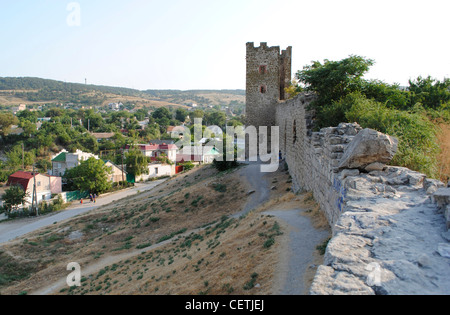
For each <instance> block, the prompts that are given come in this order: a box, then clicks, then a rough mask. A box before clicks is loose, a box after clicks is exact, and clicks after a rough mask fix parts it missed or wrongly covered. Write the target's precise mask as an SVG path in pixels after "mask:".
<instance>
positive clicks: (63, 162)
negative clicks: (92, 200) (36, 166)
mask: <svg viewBox="0 0 450 315" xmlns="http://www.w3.org/2000/svg"><path fill="white" fill-rule="evenodd" d="M92 157H93V158H95V159H96V160H98V159H99V157H98V156H97V155H94V154H92V153H86V152H83V151H80V150H77V151H76V152H75V153H69V152H67V151H66V150H63V151H61V152H60V153H59V154H57V155H56V156H55V157H54V158H53V159H52V175H54V176H63V175H64V174H65V173H66V171H67V170H70V169H72V168H74V167H77V166H78V165H80V163H81V162H83V161H86V160H88V159H90V158H92Z"/></svg>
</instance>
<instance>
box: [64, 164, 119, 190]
mask: <svg viewBox="0 0 450 315" xmlns="http://www.w3.org/2000/svg"><path fill="white" fill-rule="evenodd" d="M110 174H111V169H110V168H109V167H107V166H106V165H105V163H104V162H103V161H102V160H96V159H95V158H90V159H88V160H86V161H83V162H81V163H80V165H79V166H77V167H75V168H72V169H70V170H67V172H66V174H65V175H64V177H65V179H66V180H67V182H68V183H69V184H71V185H72V186H73V187H74V188H75V189H77V190H81V191H89V192H91V193H96V194H101V193H103V192H105V191H107V190H109V189H111V186H112V184H111V182H110V178H109V175H110Z"/></svg>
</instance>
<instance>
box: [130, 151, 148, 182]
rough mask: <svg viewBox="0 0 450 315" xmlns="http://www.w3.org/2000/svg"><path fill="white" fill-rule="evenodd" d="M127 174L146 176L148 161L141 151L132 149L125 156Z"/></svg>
mask: <svg viewBox="0 0 450 315" xmlns="http://www.w3.org/2000/svg"><path fill="white" fill-rule="evenodd" d="M125 158H126V166H127V173H128V174H132V175H134V176H139V175H142V174H148V159H147V157H146V156H144V154H143V153H142V152H141V150H138V149H132V150H130V151H129V152H128V153H126V154H125Z"/></svg>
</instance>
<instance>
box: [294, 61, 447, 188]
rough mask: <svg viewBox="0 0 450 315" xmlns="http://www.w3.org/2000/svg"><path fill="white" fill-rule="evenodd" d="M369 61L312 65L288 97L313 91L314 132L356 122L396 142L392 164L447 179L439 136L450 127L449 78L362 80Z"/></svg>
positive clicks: (326, 62) (300, 77)
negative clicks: (402, 82) (395, 81)
mask: <svg viewBox="0 0 450 315" xmlns="http://www.w3.org/2000/svg"><path fill="white" fill-rule="evenodd" d="M373 64H374V61H373V60H370V59H366V58H363V57H360V56H350V57H349V58H346V59H343V60H341V61H329V60H325V61H324V63H321V62H318V61H315V62H314V63H313V64H312V65H309V66H305V67H304V69H303V70H301V71H299V72H298V73H297V79H298V80H299V82H300V84H299V85H298V86H293V87H291V88H290V89H289V91H288V92H290V93H291V94H295V93H298V92H300V91H309V92H314V93H315V94H316V95H317V99H316V101H314V102H313V104H312V106H311V107H312V109H314V110H315V111H316V115H317V121H316V124H317V127H318V128H322V127H329V126H337V125H338V124H339V123H341V122H350V123H352V122H357V123H359V124H360V125H361V126H362V127H363V128H372V129H375V130H378V131H380V132H383V133H386V134H389V135H392V136H395V137H397V138H398V139H399V150H398V153H397V155H396V156H395V157H394V160H393V161H392V163H393V164H394V165H398V166H404V167H408V168H410V169H412V170H415V171H419V172H422V173H425V174H427V175H428V176H429V177H431V178H440V179H442V180H447V178H448V176H450V174H449V173H448V166H446V165H445V163H447V162H446V160H445V159H442V158H441V157H442V152H443V151H445V147H444V146H443V144H442V143H440V139H442V133H443V130H445V128H447V127H446V126H448V124H449V123H450V79H444V80H443V81H439V80H436V79H433V78H431V77H427V78H422V77H419V78H417V79H416V80H410V82H409V86H408V87H406V88H400V87H399V86H398V85H390V84H386V83H384V82H381V81H379V80H365V79H363V76H364V74H365V73H366V72H367V71H368V70H369V69H370V67H371V66H372V65H373Z"/></svg>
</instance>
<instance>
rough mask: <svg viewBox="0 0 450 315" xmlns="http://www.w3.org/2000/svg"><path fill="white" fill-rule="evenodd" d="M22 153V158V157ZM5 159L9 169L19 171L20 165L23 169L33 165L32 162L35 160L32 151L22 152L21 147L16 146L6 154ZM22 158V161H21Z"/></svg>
mask: <svg viewBox="0 0 450 315" xmlns="http://www.w3.org/2000/svg"><path fill="white" fill-rule="evenodd" d="M22 153H23V156H22ZM6 157H7V162H6V163H7V165H8V166H9V167H10V168H11V169H19V168H21V167H22V163H23V165H24V167H25V168H27V167H28V166H31V165H33V163H34V160H35V158H36V156H35V154H34V152H33V151H24V152H22V146H21V145H16V146H14V147H13V148H12V150H11V151H9V152H7V153H6ZM22 157H23V159H22Z"/></svg>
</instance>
